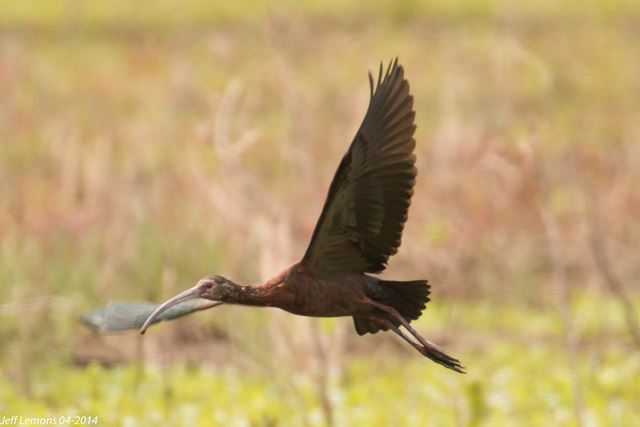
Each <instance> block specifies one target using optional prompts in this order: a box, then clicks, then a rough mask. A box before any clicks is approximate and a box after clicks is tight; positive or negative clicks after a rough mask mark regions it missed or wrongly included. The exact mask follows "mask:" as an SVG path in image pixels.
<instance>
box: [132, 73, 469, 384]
mask: <svg viewBox="0 0 640 427" xmlns="http://www.w3.org/2000/svg"><path fill="white" fill-rule="evenodd" d="M369 81H370V85H371V100H370V103H369V108H368V110H367V113H366V115H365V118H364V121H363V122H362V125H361V126H360V129H359V130H358V132H357V133H356V136H355V138H354V140H353V142H352V143H351V146H350V147H349V149H348V151H347V153H346V154H345V155H344V157H343V159H342V161H341V162H340V165H339V167H338V170H337V172H336V174H335V176H334V178H333V181H332V183H331V186H330V188H329V193H328V195H327V199H326V201H325V204H324V207H323V209H322V213H321V215H320V218H319V220H318V224H317V225H316V228H315V230H314V232H313V236H312V237H311V242H310V244H309V247H308V249H307V251H306V253H305V255H304V257H303V258H302V260H300V261H299V262H297V263H295V264H293V265H292V266H291V267H289V268H287V269H286V270H284V271H282V272H281V273H279V274H278V275H276V276H275V277H273V278H271V279H269V280H267V281H266V282H264V283H263V284H261V285H259V286H242V285H238V284H235V283H233V282H232V281H230V280H228V279H226V278H224V277H222V276H209V277H205V278H204V279H202V280H200V281H199V282H198V283H197V284H196V286H194V287H193V288H191V289H189V290H187V291H185V292H183V293H181V294H179V295H177V296H175V297H174V298H171V299H170V300H168V301H166V302H165V303H163V304H162V305H160V306H159V307H158V308H157V309H156V310H155V311H154V312H153V313H152V314H151V315H150V316H149V318H148V319H147V320H146V322H145V324H144V325H143V327H142V332H143V333H144V331H145V330H146V328H147V327H148V326H149V325H151V324H152V323H154V322H156V321H158V320H159V319H160V316H161V315H162V313H163V312H166V311H167V310H168V309H169V308H171V307H174V306H176V305H177V304H181V303H184V302H185V301H187V300H190V299H194V298H204V299H207V300H211V301H215V302H216V303H226V304H241V305H249V306H264V307H277V308H280V309H283V310H286V311H288V312H290V313H293V314H297V315H303V316H312V317H340V316H352V317H353V320H354V324H355V328H356V331H357V332H358V334H360V335H363V334H366V333H376V332H378V331H380V330H383V331H386V330H392V331H393V332H395V333H396V334H397V335H399V336H400V337H401V338H402V339H404V340H405V341H407V342H408V343H409V344H411V345H412V346H413V347H414V348H415V349H416V350H418V351H419V352H420V353H421V354H423V355H424V356H426V357H428V358H429V359H431V360H433V361H434V362H436V363H439V364H441V365H443V366H445V367H447V368H449V369H452V370H454V371H457V372H463V368H462V366H461V365H460V362H459V361H458V360H456V359H455V358H453V357H451V356H448V355H447V354H445V353H444V352H443V351H441V350H440V349H439V348H438V347H437V346H435V345H434V344H432V343H430V342H429V341H427V340H426V339H424V338H423V337H422V336H421V335H420V334H419V333H418V332H417V331H416V330H415V329H414V328H413V327H412V326H411V325H410V322H411V321H412V320H415V319H417V318H418V317H420V315H421V313H422V310H424V308H425V306H426V303H427V302H428V301H429V285H428V284H427V281H426V280H412V281H391V280H384V279H380V278H377V277H374V276H372V275H371V274H375V273H380V272H381V271H383V270H384V269H385V268H386V264H387V262H388V259H389V257H391V256H392V255H394V254H395V253H396V252H397V250H398V248H399V247H400V240H401V236H402V230H403V228H404V223H405V222H406V220H407V212H408V209H409V205H410V203H411V196H412V195H413V187H414V184H415V178H416V175H417V170H416V168H415V155H414V154H413V150H414V148H415V140H414V139H413V134H414V132H415V124H414V120H415V112H414V111H413V97H412V96H411V95H410V93H409V84H408V82H407V80H405V79H404V71H403V69H402V67H401V66H399V65H398V62H397V60H396V61H394V62H392V63H391V64H389V67H388V68H387V71H386V73H384V75H383V69H382V66H381V67H380V72H379V75H378V79H377V84H376V85H375V88H374V81H373V78H372V76H371V75H369ZM199 307H200V306H199ZM196 309H202V308H196ZM189 310H191V311H195V309H189ZM178 315H181V314H180V313H179V314H178ZM174 317H177V315H176V316H174Z"/></svg>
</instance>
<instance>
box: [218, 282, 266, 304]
mask: <svg viewBox="0 0 640 427" xmlns="http://www.w3.org/2000/svg"><path fill="white" fill-rule="evenodd" d="M225 302H226V303H230V304H240V305H252V306H259V307H274V306H275V307H277V306H278V304H277V298H276V295H275V294H274V292H273V289H271V287H266V286H243V285H236V284H234V285H233V290H232V291H231V292H230V293H229V295H228V296H227V298H225Z"/></svg>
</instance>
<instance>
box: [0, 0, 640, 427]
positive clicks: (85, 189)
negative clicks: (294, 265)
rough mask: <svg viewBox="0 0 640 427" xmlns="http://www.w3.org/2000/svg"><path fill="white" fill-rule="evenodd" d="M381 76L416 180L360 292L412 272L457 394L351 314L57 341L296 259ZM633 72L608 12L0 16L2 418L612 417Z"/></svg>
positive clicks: (635, 287)
mask: <svg viewBox="0 0 640 427" xmlns="http://www.w3.org/2000/svg"><path fill="white" fill-rule="evenodd" d="M374 3H375V4H374ZM396 55H397V56H398V57H399V59H400V63H401V64H403V65H404V67H405V70H406V75H407V78H408V79H409V81H410V84H411V88H412V93H413V95H414V97H415V109H416V112H417V119H416V120H417V124H418V130H417V135H416V139H417V141H418V146H417V154H418V168H419V171H420V173H419V176H418V183H417V188H416V192H415V196H414V200H413V205H412V208H411V210H410V215H409V221H408V223H407V226H406V228H405V233H404V239H403V246H402V247H401V249H400V252H399V254H398V255H397V256H396V257H394V258H393V259H392V260H391V263H390V268H389V269H388V270H387V272H385V273H384V275H385V276H386V277H392V278H396V279H412V278H413V279H415V278H428V279H429V281H430V283H431V284H432V290H433V301H432V302H431V303H430V304H429V306H428V308H427V310H426V311H425V312H424V314H423V316H422V318H421V319H420V320H419V321H417V322H416V327H417V329H418V330H420V331H421V332H422V333H423V334H424V335H425V336H426V337H429V338H430V339H432V340H433V341H435V342H437V343H439V344H441V345H442V346H443V347H444V348H445V350H446V351H447V352H448V353H450V354H452V355H454V356H456V357H458V358H459V359H461V361H462V362H463V363H464V365H465V366H466V367H467V369H468V375H457V374H454V373H452V372H450V371H447V370H445V369H443V368H441V367H439V366H437V365H435V364H433V363H430V362H428V361H427V360H425V359H423V358H421V357H420V356H419V355H418V354H417V353H416V352H415V351H414V350H413V349H411V348H410V347H409V346H407V345H405V344H404V343H402V342H400V341H399V339H396V338H395V337H394V336H391V335H390V334H377V335H375V336H371V335H369V336H365V337H358V336H357V335H356V334H355V331H354V330H353V326H352V321H351V319H322V320H319V319H307V318H298V317H295V316H292V315H289V314H286V313H283V312H278V311H275V310H270V309H249V308H241V307H222V308H219V309H216V310H214V311H211V312H206V313H199V314H195V315H193V316H190V317H189V318H185V319H182V320H179V321H175V322H172V323H168V324H163V325H160V326H158V327H154V328H153V329H152V331H151V332H150V333H149V334H147V335H146V336H145V337H144V339H141V338H140V337H139V336H138V335H137V334H135V333H131V334H123V335H118V336H115V337H113V336H112V337H102V336H98V335H95V334H93V333H92V332H91V331H89V330H88V329H86V328H85V327H84V326H82V325H81V322H80V316H81V315H82V314H83V313H85V312H87V311H89V310H91V309H94V308H96V307H98V306H102V305H104V304H106V302H107V301H108V300H111V299H115V300H125V301H161V300H163V299H164V298H166V297H168V296H171V295H173V294H175V293H176V292H178V291H181V290H183V289H184V288H186V287H187V286H191V285H192V284H193V283H194V282H195V281H196V280H197V279H198V278H200V277H202V276H204V275H206V274H210V273H218V274H223V275H226V276H228V277H231V278H235V279H237V280H238V281H239V282H245V283H257V282H259V281H260V280H261V279H264V278H266V277H268V276H269V275H271V274H273V273H275V272H277V271H279V270H280V269H282V268H284V267H286V266H287V265H289V264H290V263H291V262H293V261H296V260H297V259H298V258H299V257H300V256H301V254H302V253H303V251H304V249H305V247H306V244H307V242H308V239H309V236H310V235H311V232H312V230H313V227H314V225H315V221H316V219H317V216H318V215H319V212H320V209H321V206H322V202H323V199H324V196H325V193H326V189H327V187H328V184H329V182H330V179H331V177H332V175H333V172H334V170H335V168H336V167H337V165H338V162H339V159H340V157H341V156H342V153H343V152H344V151H345V150H346V148H347V145H348V143H349V142H350V140H351V137H352V136H353V135H354V133H355V131H356V129H357V127H358V125H359V123H360V120H361V119H362V117H363V115H364V112H365V110H366V106H367V102H368V97H369V88H368V83H367V79H366V71H367V70H371V69H375V68H376V67H377V65H378V63H379V62H380V61H381V60H382V61H385V62H386V61H388V60H390V59H392V58H393V57H395V56H396ZM639 71H640V2H637V1H635V0H627V1H606V0H590V1H578V0H572V1H565V2H558V1H552V0H542V1H535V2H511V1H507V0H481V1H471V0H447V1H430V0H416V1H383V2H370V1H364V0H349V1H336V0H330V1H324V2H317V3H316V2H310V1H303V2H299V1H293V0H291V1H285V2H276V1H270V2H252V1H238V0H236V1H233V2H214V1H205V0H182V1H180V2H170V1H136V2H130V1H125V0H111V1H102V0H100V1H98V0H93V1H88V2H87V1H79V0H75V1H72V0H67V1H44V0H40V1H35V0H32V1H14V0H12V1H8V0H0V99H1V102H0V342H1V343H2V345H1V346H0V372H1V375H0V417H2V416H12V415H23V416H40V417H42V416H60V415H63V416H69V415H87V416H97V417H98V424H97V425H101V426H120V425H123V426H194V425H197V426H211V425H214V426H331V427H333V426H425V425H429V426H482V425H484V426H515V425H531V426H540V425H554V426H632V425H637V423H638V419H640V332H638V326H637V323H638V307H639V306H640V284H639V282H638V278H639V277H640V251H639V250H638V248H639V245H640V221H639V220H638V218H640V190H639V187H638V183H640V72H639Z"/></svg>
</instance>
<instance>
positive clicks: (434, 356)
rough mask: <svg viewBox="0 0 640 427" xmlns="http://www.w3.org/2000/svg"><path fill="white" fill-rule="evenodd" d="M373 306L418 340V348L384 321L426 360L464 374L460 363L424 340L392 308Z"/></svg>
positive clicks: (393, 326)
mask: <svg viewBox="0 0 640 427" xmlns="http://www.w3.org/2000/svg"><path fill="white" fill-rule="evenodd" d="M372 303H373V305H374V306H375V307H376V308H378V309H380V310H382V311H383V312H385V313H386V314H387V316H389V317H390V318H391V319H394V320H395V321H396V322H397V323H399V324H401V325H402V326H404V327H405V328H406V329H407V330H408V331H409V332H410V333H411V335H412V336H413V337H414V338H415V339H416V340H418V342H419V343H420V344H421V345H420V346H418V344H417V343H415V342H413V340H409V338H408V337H407V336H406V335H405V334H404V333H403V332H402V331H401V330H400V328H398V326H396V324H395V323H396V322H393V321H391V320H386V319H385V320H386V321H387V322H388V323H386V324H384V326H386V327H387V328H388V329H391V330H393V331H394V332H395V333H396V334H398V335H400V336H401V337H402V338H403V339H404V340H405V341H408V342H409V343H410V344H411V345H412V346H413V347H415V348H416V349H417V350H418V351H419V352H420V353H422V354H423V355H424V356H426V357H427V358H429V359H431V360H433V361H434V362H436V363H438V364H440V365H442V366H444V367H446V368H449V369H451V370H454V371H456V372H460V373H465V372H464V368H463V367H462V365H461V364H460V361H459V360H458V359H456V358H454V357H451V356H449V355H448V354H446V353H445V352H444V351H442V350H441V349H440V348H439V347H438V346H437V345H435V344H434V343H432V342H430V341H428V340H426V339H424V338H423V337H422V335H420V334H419V333H418V332H417V331H416V330H415V329H413V327H412V326H411V325H409V322H407V321H406V320H405V319H404V317H402V316H401V315H400V314H399V313H398V312H397V311H396V310H395V309H394V308H393V307H389V306H386V305H384V304H380V303H377V302H375V301H372Z"/></svg>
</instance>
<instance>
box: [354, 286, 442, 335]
mask: <svg viewBox="0 0 640 427" xmlns="http://www.w3.org/2000/svg"><path fill="white" fill-rule="evenodd" d="M365 291H366V293H367V296H369V298H371V299H373V300H375V301H377V302H380V303H382V304H385V305H388V306H391V307H393V308H395V309H396V310H398V313H400V314H401V315H402V317H404V318H405V319H406V320H407V322H411V321H412V320H416V319H417V318H419V317H420V315H421V314H422V310H424V309H425V307H426V305H427V303H428V302H429V301H430V299H429V294H430V289H429V283H427V281H426V280H411V281H406V282H402V281H393V280H378V281H376V282H372V283H371V284H370V285H369V286H368V287H367V288H366V289H365ZM353 321H354V325H355V327H356V332H357V333H358V335H364V334H366V333H371V334H375V333H376V332H378V331H380V330H383V331H386V330H388V328H386V327H383V326H381V325H380V324H379V323H376V322H373V321H370V320H369V319H365V318H361V317H354V318H353ZM396 326H399V324H398V325H396Z"/></svg>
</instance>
